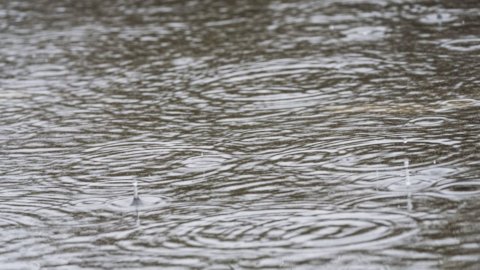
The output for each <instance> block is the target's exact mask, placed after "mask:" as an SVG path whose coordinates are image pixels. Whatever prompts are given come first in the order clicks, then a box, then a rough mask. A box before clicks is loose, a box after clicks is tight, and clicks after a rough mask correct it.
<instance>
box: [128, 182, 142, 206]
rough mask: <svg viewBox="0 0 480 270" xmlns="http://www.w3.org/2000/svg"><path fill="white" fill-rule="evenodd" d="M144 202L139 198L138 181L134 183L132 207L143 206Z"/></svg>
mask: <svg viewBox="0 0 480 270" xmlns="http://www.w3.org/2000/svg"><path fill="white" fill-rule="evenodd" d="M142 204H143V203H142V200H140V197H139V196H138V183H137V181H135V182H133V200H132V203H131V204H130V205H131V206H135V207H138V206H141V205H142Z"/></svg>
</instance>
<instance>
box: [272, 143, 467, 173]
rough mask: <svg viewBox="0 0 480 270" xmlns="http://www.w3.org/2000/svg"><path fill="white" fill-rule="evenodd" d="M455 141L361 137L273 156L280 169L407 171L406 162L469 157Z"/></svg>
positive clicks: (419, 163) (444, 161)
mask: <svg viewBox="0 0 480 270" xmlns="http://www.w3.org/2000/svg"><path fill="white" fill-rule="evenodd" d="M457 149H458V146H457V143H456V142H455V141H448V140H440V139H432V140H420V139H411V140H404V139H389V138H373V137H372V138H361V139H349V140H343V139H342V138H341V137H339V138H337V140H335V141H331V142H329V143H328V144H312V145H309V146H306V147H305V148H304V149H303V150H288V151H285V152H283V153H280V154H277V155H273V156H272V157H271V160H272V161H274V162H276V164H277V166H279V167H284V168H285V167H292V168H309V169H322V168H323V169H328V170H334V171H343V172H376V171H395V170H397V171H398V170H403V169H404V161H405V159H409V160H410V167H411V168H419V167H426V166H429V165H432V164H438V163H441V164H455V163H457V162H460V161H461V160H462V159H463V158H466V157H464V156H462V155H461V153H459V152H458V150H457Z"/></svg>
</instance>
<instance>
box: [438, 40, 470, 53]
mask: <svg viewBox="0 0 480 270" xmlns="http://www.w3.org/2000/svg"><path fill="white" fill-rule="evenodd" d="M441 46H442V47H443V48H445V49H448V50H452V51H457V52H473V51H478V50H480V39H479V38H464V39H454V40H450V41H446V42H444V43H442V44H441Z"/></svg>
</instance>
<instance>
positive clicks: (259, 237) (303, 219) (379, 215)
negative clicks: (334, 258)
mask: <svg viewBox="0 0 480 270" xmlns="http://www.w3.org/2000/svg"><path fill="white" fill-rule="evenodd" d="M415 231H416V222H415V220H414V219H412V218H410V217H409V216H405V215H403V214H398V213H392V212H362V211H326V210H306V209H278V210H276V209H272V210H261V211H258V210H241V211H237V212H232V213H223V214H219V215H213V216H208V217H205V218H200V219H197V220H192V221H189V222H185V223H182V224H180V225H179V226H177V227H176V228H174V229H173V230H172V231H170V232H169V234H170V235H172V236H175V239H176V241H180V242H182V243H183V244H184V245H185V246H188V247H196V248H210V249H222V250H230V249H231V250H238V249H256V248H282V247H284V248H290V249H294V248H298V249H305V248H309V249H327V248H328V249H336V250H342V249H349V248H361V247H365V248H379V247H380V246H383V245H392V244H393V243H395V242H397V243H398V242H399V241H401V240H402V239H405V238H407V237H408V236H411V235H412V234H414V233H415ZM166 244H168V243H166Z"/></svg>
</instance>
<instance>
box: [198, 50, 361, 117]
mask: <svg viewBox="0 0 480 270" xmlns="http://www.w3.org/2000/svg"><path fill="white" fill-rule="evenodd" d="M337 61H338V59H327V60H323V61H320V60H310V59H305V60H304V61H298V60H293V59H280V60H272V61H267V62H259V63H258V62H257V63H251V64H242V65H236V66H224V67H222V68H220V69H219V70H218V71H217V72H216V73H214V74H212V76H208V77H206V76H205V75H201V76H198V78H197V79H196V80H194V81H193V85H194V86H195V88H199V89H198V92H194V93H192V94H193V95H195V98H193V99H192V100H195V101H197V102H199V101H203V102H207V103H209V104H210V105H211V106H216V105H219V104H222V107H223V108H238V107H239V106H241V108H242V111H244V112H248V111H259V112H261V111H266V110H267V111H276V110H283V109H293V108H305V107H308V106H313V105H319V104H322V103H323V102H325V101H327V100H333V99H334V97H335V95H338V94H339V92H342V91H344V90H346V89H349V88H350V87H352V86H353V85H355V83H352V82H351V81H350V79H351V76H346V75H345V76H339V75H338V74H337V75H332V71H334V70H337V69H339V68H342V67H345V66H346V64H345V63H341V62H337ZM313 78H316V79H315V80H313V81H312V79H313ZM320 85H321V87H320Z"/></svg>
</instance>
